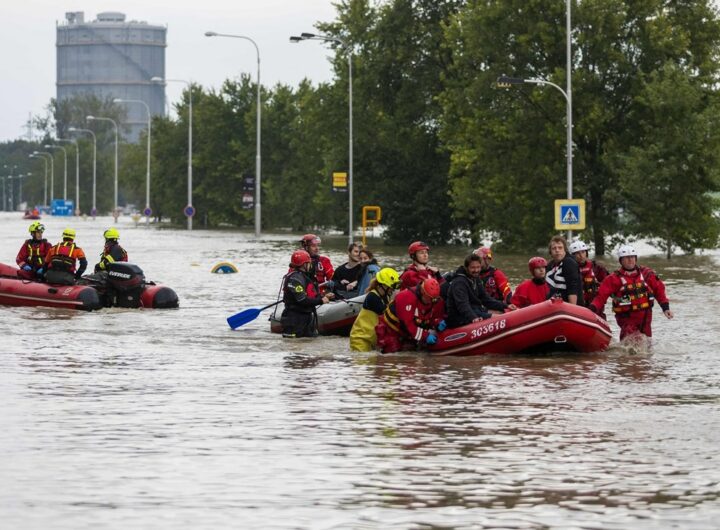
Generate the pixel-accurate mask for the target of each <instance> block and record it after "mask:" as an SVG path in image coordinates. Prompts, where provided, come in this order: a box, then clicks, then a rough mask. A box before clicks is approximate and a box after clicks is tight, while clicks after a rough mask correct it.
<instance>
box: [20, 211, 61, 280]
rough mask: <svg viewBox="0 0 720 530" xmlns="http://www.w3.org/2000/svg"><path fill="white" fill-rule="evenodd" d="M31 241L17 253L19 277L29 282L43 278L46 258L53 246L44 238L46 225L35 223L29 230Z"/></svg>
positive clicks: (28, 240) (27, 241)
mask: <svg viewBox="0 0 720 530" xmlns="http://www.w3.org/2000/svg"><path fill="white" fill-rule="evenodd" d="M28 232H30V239H27V240H25V242H24V243H23V245H22V247H20V251H19V252H18V253H17V257H16V258H15V262H16V263H17V265H18V267H20V273H19V274H18V276H20V277H22V278H25V279H27V280H32V279H36V278H42V276H43V273H44V272H45V256H46V255H47V253H48V251H49V250H50V247H52V245H51V244H50V243H49V242H48V240H47V239H45V238H43V233H44V232H45V225H43V224H42V223H39V222H37V221H36V222H34V223H32V224H31V225H30V227H29V228H28Z"/></svg>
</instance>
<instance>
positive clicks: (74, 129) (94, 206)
mask: <svg viewBox="0 0 720 530" xmlns="http://www.w3.org/2000/svg"><path fill="white" fill-rule="evenodd" d="M68 131H70V132H74V133H88V134H90V135H91V136H92V140H93V185H92V210H91V211H90V215H92V217H93V219H95V216H96V215H97V204H96V202H95V201H96V198H97V137H96V136H95V133H94V132H93V131H91V130H90V129H78V128H77V127H70V128H68Z"/></svg>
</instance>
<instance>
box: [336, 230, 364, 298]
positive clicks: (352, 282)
mask: <svg viewBox="0 0 720 530" xmlns="http://www.w3.org/2000/svg"><path fill="white" fill-rule="evenodd" d="M360 249H362V245H361V244H360V243H350V246H348V249H347V254H348V260H347V261H346V262H345V263H343V264H342V265H340V266H339V267H338V268H337V269H335V272H333V276H332V278H333V282H334V283H335V295H336V296H338V297H340V298H352V297H353V296H356V295H357V293H358V289H357V287H358V281H359V280H360V275H361V274H362V270H363V268H362V263H361V262H360Z"/></svg>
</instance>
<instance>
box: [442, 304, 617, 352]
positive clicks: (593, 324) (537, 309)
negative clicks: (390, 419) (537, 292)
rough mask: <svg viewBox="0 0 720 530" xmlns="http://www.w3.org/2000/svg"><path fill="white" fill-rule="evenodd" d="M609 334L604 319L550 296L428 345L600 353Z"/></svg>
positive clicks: (448, 348) (456, 330) (462, 349)
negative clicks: (543, 300) (549, 298)
mask: <svg viewBox="0 0 720 530" xmlns="http://www.w3.org/2000/svg"><path fill="white" fill-rule="evenodd" d="M611 338H612V333H611V331H610V327H609V326H608V324H607V322H605V320H603V319H602V318H600V317H599V316H597V315H595V313H593V312H592V311H590V310H589V309H587V308H585V307H580V306H577V305H574V304H568V303H566V302H563V301H562V300H561V299H553V300H548V301H546V302H543V303H541V304H536V305H532V306H530V307H525V308H523V309H518V310H517V311H511V312H509V313H504V314H502V315H493V317H492V318H490V319H488V320H483V321H481V322H476V323H474V324H468V325H466V326H462V327H460V328H453V329H448V330H445V331H443V332H441V333H438V342H437V343H436V344H435V345H433V346H428V350H429V351H430V354H431V355H433V356H436V355H485V354H492V353H543V352H560V351H573V352H583V353H589V352H599V351H603V350H605V349H607V347H608V345H609V344H610V339H611Z"/></svg>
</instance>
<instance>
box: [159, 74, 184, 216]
mask: <svg viewBox="0 0 720 530" xmlns="http://www.w3.org/2000/svg"><path fill="white" fill-rule="evenodd" d="M151 81H152V82H153V83H164V82H170V83H185V84H186V85H187V87H188V98H189V102H190V104H189V105H188V170H187V171H188V181H187V197H188V198H187V201H188V202H187V207H190V208H192V168H193V164H192V152H193V151H192V148H193V138H192V119H193V107H192V103H193V98H192V83H191V82H190V81H185V80H184V79H163V78H162V77H153V78H152V79H151ZM186 215H187V214H186ZM192 220H193V216H192V215H187V227H188V230H192V225H193V222H192Z"/></svg>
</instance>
